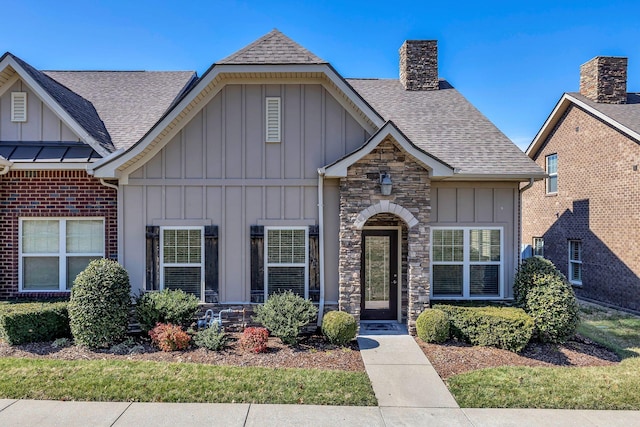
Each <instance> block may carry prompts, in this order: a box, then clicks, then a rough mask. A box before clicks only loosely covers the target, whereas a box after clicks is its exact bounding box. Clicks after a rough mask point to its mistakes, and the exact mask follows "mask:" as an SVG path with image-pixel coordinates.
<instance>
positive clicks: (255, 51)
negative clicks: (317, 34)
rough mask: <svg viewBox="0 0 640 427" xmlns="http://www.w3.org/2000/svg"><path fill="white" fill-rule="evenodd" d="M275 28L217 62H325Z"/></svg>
mask: <svg viewBox="0 0 640 427" xmlns="http://www.w3.org/2000/svg"><path fill="white" fill-rule="evenodd" d="M326 63H327V61H325V60H324V59H322V58H320V57H318V56H317V55H315V54H314V53H313V52H311V51H309V50H308V49H306V48H304V47H302V46H301V45H299V44H298V43H296V42H295V41H293V40H291V39H290V38H289V37H287V36H285V35H284V34H283V33H281V32H280V31H279V30H277V29H273V30H272V31H271V32H269V33H268V34H265V35H264V36H262V37H260V38H259V39H258V40H256V41H254V42H253V43H251V44H249V45H247V46H245V47H243V48H242V49H240V50H239V51H237V52H235V53H232V54H231V55H229V56H227V57H226V58H223V59H221V60H220V61H218V62H217V64H326Z"/></svg>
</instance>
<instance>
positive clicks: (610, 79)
mask: <svg viewBox="0 0 640 427" xmlns="http://www.w3.org/2000/svg"><path fill="white" fill-rule="evenodd" d="M639 144H640V94H638V93H629V92H627V58H621V57H603V56H598V57H595V58H593V59H591V60H590V61H588V62H586V63H585V64H583V65H582V66H581V68H580V91H579V92H570V93H565V94H564V95H562V97H561V98H560V101H558V103H557V105H556V106H555V107H554V109H553V111H552V112H551V114H550V116H549V118H548V119H547V120H546V121H545V122H544V124H543V125H542V128H541V129H540V131H539V132H538V134H537V135H536V137H535V139H534V140H533V142H532V143H531V145H530V146H529V148H528V149H527V154H528V155H529V157H530V158H531V159H533V160H534V161H535V162H536V163H537V164H538V165H539V166H540V167H542V168H544V169H545V170H546V172H547V174H548V178H546V179H545V180H544V181H541V182H536V183H535V184H534V185H533V187H532V188H531V189H530V190H527V191H526V192H525V193H524V194H523V214H522V215H523V227H522V240H523V245H525V246H529V247H528V249H527V250H528V252H529V255H537V256H543V257H545V258H548V259H549V260H551V261H552V262H553V263H554V264H555V265H556V266H557V267H558V268H559V269H560V270H561V271H562V272H563V273H564V274H565V275H566V276H567V278H568V279H569V281H570V282H571V283H572V284H573V285H574V289H575V291H576V294H577V295H578V296H580V297H582V298H585V299H592V300H597V301H600V302H603V303H606V304H611V305H615V306H618V307H622V308H626V309H631V310H635V311H639V310H640V247H639V246H638V245H637V244H636V241H637V240H638V239H640V171H638V165H639V164H640V145H639Z"/></svg>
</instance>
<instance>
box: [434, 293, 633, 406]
mask: <svg viewBox="0 0 640 427" xmlns="http://www.w3.org/2000/svg"><path fill="white" fill-rule="evenodd" d="M580 317H581V325H580V328H579V329H578V332H579V333H580V334H582V335H584V336H587V337H588V338H590V339H592V340H593V341H596V342H598V343H600V344H601V345H603V346H605V347H608V348H610V349H611V350H613V351H615V352H616V353H617V354H618V355H620V356H621V357H623V358H625V360H623V361H622V362H621V363H620V364H619V365H617V366H607V367H588V368H525V367H502V368H491V369H482V370H478V371H473V372H468V373H464V374H460V375H456V376H454V377H451V378H449V380H448V381H447V382H448V385H449V388H450V390H451V393H452V394H453V395H454V397H455V399H456V401H457V402H458V404H459V405H460V406H461V407H463V408H558V409H560V408H565V409H632V410H640V393H639V392H638V390H640V358H637V357H635V356H638V355H640V318H638V317H637V316H633V315H630V314H627V313H624V312H619V311H615V310H609V309H606V308H603V307H599V306H592V305H581V309H580Z"/></svg>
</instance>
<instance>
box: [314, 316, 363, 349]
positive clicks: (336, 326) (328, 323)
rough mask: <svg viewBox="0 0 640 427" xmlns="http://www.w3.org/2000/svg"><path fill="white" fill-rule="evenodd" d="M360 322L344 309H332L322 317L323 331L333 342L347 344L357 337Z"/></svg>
mask: <svg viewBox="0 0 640 427" xmlns="http://www.w3.org/2000/svg"><path fill="white" fill-rule="evenodd" d="M356 332H358V323H357V322H356V319H355V317H353V316H352V315H350V314H349V313H347V312H344V311H330V312H328V313H327V314H325V315H324V317H323V319H322V333H323V334H324V336H325V337H327V339H328V340H329V342H330V343H331V344H335V345H345V344H347V343H348V342H349V341H351V340H353V339H354V338H355V337H356Z"/></svg>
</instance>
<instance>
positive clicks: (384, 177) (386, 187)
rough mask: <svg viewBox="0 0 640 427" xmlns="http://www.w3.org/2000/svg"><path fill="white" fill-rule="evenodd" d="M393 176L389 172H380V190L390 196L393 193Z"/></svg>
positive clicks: (384, 194)
mask: <svg viewBox="0 0 640 427" xmlns="http://www.w3.org/2000/svg"><path fill="white" fill-rule="evenodd" d="M391 187H392V184H391V176H389V173H388V172H380V192H381V193H382V195H383V196H389V195H390V194H391Z"/></svg>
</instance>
